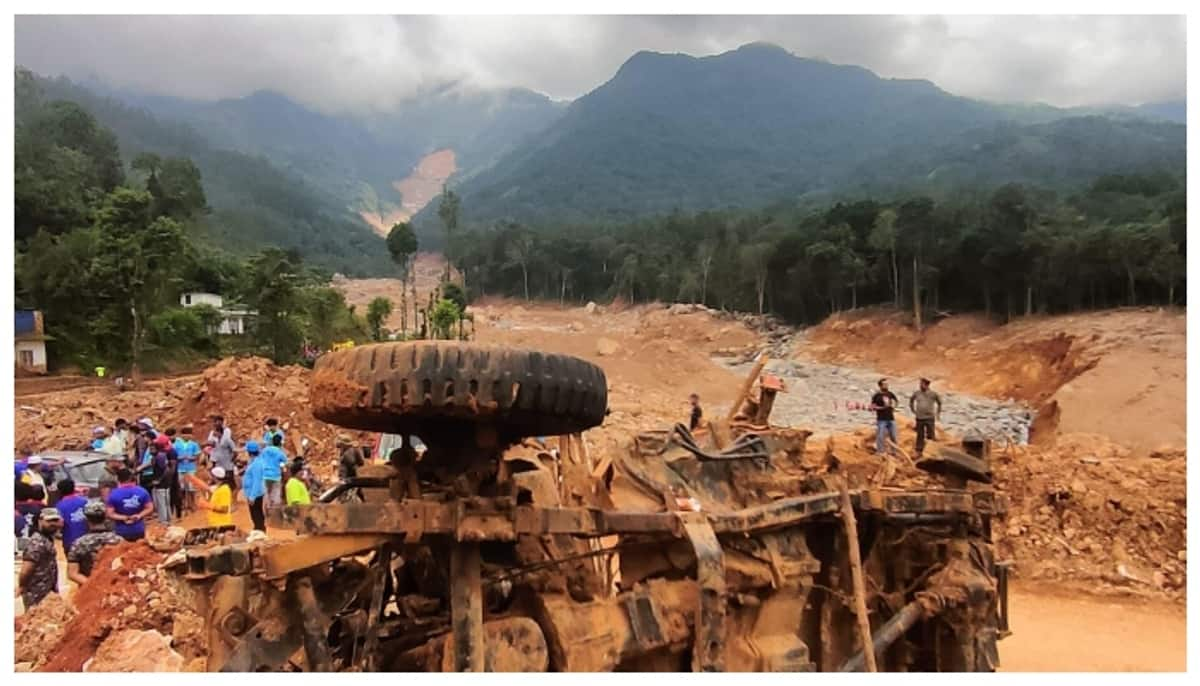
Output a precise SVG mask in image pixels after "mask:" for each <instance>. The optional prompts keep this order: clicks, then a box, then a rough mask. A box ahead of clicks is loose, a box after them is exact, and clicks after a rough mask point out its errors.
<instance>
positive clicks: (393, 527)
mask: <svg viewBox="0 0 1200 686" xmlns="http://www.w3.org/2000/svg"><path fill="white" fill-rule="evenodd" d="M746 388H747V389H748V388H749V384H747V386H746ZM765 388H766V390H767V391H768V393H769V394H773V393H774V392H776V391H777V390H778V389H777V388H775V387H774V385H773V384H770V383H768V384H766V385H765ZM743 395H745V393H743ZM310 397H311V398H312V399H313V413H314V415H315V416H316V417H317V418H318V419H321V420H324V421H327V422H331V423H334V424H337V425H339V426H342V427H346V428H348V429H358V430H363V431H373V432H382V433H392V434H400V435H415V436H418V437H419V439H420V441H421V443H423V444H424V445H425V446H427V449H426V450H425V452H424V453H423V454H420V455H418V454H417V452H416V451H415V450H414V449H412V448H411V446H409V445H402V446H401V447H400V448H398V449H396V450H394V451H393V452H392V454H391V457H390V461H389V462H388V463H387V464H379V465H372V466H370V467H368V468H364V469H363V470H361V471H360V475H359V477H358V478H356V479H354V480H352V481H350V482H347V483H344V484H342V485H340V486H339V488H338V489H334V491H333V492H331V493H329V494H326V496H324V497H323V498H322V500H325V501H328V502H322V503H318V504H313V505H311V506H302V507H290V508H287V509H286V511H285V518H286V519H287V520H288V521H289V522H291V523H292V524H294V526H295V527H296V530H297V532H298V533H299V534H300V537H299V538H296V539H294V540H290V541H269V542H256V543H238V544H233V545H211V546H208V547H192V548H189V549H187V554H186V555H185V556H183V558H184V559H182V560H181V562H180V563H179V567H178V571H179V572H180V573H183V574H185V575H186V576H187V578H188V579H189V580H190V581H191V583H193V584H195V586H196V587H197V588H196V590H198V591H199V592H198V593H197V594H196V596H197V597H198V598H202V599H203V600H202V607H201V608H199V612H200V614H201V616H202V617H203V618H204V620H205V622H206V631H207V638H208V645H209V656H208V669H209V670H211V671H217V670H222V671H267V670H306V671H337V670H345V671H410V670H416V671H688V670H695V671H839V670H840V671H852V670H862V669H871V668H875V669H878V670H879V671H991V670H994V669H995V668H996V666H997V663H998V658H997V641H998V640H999V639H1000V638H1002V637H1003V636H1004V635H1005V634H1006V633H1007V620H1006V611H1007V607H1006V606H1007V603H1006V585H1007V584H1006V568H1005V566H1004V565H1003V564H999V563H997V561H996V560H995V559H994V552H993V546H992V528H993V525H994V522H996V521H998V519H999V518H1001V517H1003V514H1004V511H1005V501H1004V499H1003V497H1002V496H1001V495H1000V494H998V493H995V492H994V491H993V490H992V489H991V488H990V486H989V485H988V482H989V481H990V475H988V474H986V472H985V471H982V470H978V469H976V470H973V469H972V468H971V467H972V465H976V464H977V463H986V458H987V455H986V451H985V450H984V451H983V452H981V451H980V450H977V449H976V448H977V446H964V451H967V450H969V452H970V453H973V454H972V455H970V456H967V457H964V456H963V455H955V456H953V457H952V459H951V460H950V461H949V462H947V463H942V464H933V465H932V466H935V467H936V468H935V469H929V470H928V471H929V472H930V473H928V474H926V477H927V481H926V482H925V483H923V484H922V485H921V486H920V487H913V488H907V487H886V486H882V485H868V484H867V480H865V479H864V480H861V481H862V482H863V483H862V484H858V483H856V482H855V480H854V478H853V475H851V474H850V473H849V472H848V471H846V470H843V469H841V468H840V467H839V464H838V460H837V458H836V456H835V455H832V454H831V453H830V452H827V453H826V454H825V455H824V456H821V455H817V456H813V455H811V454H810V453H812V452H819V451H812V450H809V451H806V449H805V448H806V445H805V444H806V440H807V439H808V437H809V435H810V433H809V432H808V431H803V430H799V429H792V428H780V427H772V426H769V425H768V423H767V419H768V418H767V417H766V416H765V415H766V414H767V413H768V412H769V407H764V405H769V403H761V402H760V403H759V404H758V407H763V409H764V410H765V412H755V413H754V415H753V417H752V418H746V417H745V416H744V415H743V416H741V417H738V416H735V417H733V418H732V419H720V420H718V421H716V422H714V423H712V424H711V425H709V426H708V427H706V428H703V429H701V430H697V432H696V433H695V434H693V433H692V432H690V431H688V429H687V428H686V427H684V426H682V425H679V426H675V427H673V428H669V429H667V430H663V431H657V432H647V433H642V434H639V435H637V436H635V437H631V438H632V440H631V441H630V443H629V446H628V450H627V452H625V453H624V454H620V455H608V456H603V457H601V458H598V459H595V460H593V457H592V455H590V454H589V451H588V448H587V445H586V443H585V442H584V441H583V440H581V438H580V436H579V434H580V432H582V431H584V430H586V429H588V428H590V427H593V426H596V425H599V424H600V423H601V422H602V421H603V419H604V416H605V411H606V405H607V387H606V380H605V376H604V373H603V371H602V370H601V369H600V368H599V367H597V366H595V365H593V364H591V363H589V362H586V361H583V360H580V359H576V358H572V357H569V356H564V355H556V354H547V353H540V352H533V351H525V350H513V349H506V348H488V347H483V346H475V345H467V344H455V343H431V342H416V343H385V344H379V345H371V346H366V347H361V348H355V349H353V350H348V351H343V352H337V353H331V354H327V355H325V356H323V357H321V358H320V359H319V360H318V361H317V364H316V367H315V373H314V376H313V381H312V388H311V393H310ZM761 399H762V396H761V395H760V400H761ZM735 406H738V405H735ZM547 436H551V437H553V438H549V439H545V438H542V437H547ZM976 453H977V454H976ZM972 457H974V458H978V459H975V460H973V459H970V458H972ZM925 462H932V463H936V462H937V461H936V460H932V461H930V460H928V459H927V460H926V461H925ZM339 489H340V490H348V489H356V490H358V491H359V492H360V493H361V495H362V497H361V499H355V500H352V501H350V502H343V501H344V500H346V499H344V498H343V499H339V498H338V495H339V493H338V492H337V491H338V490H339ZM848 526H849V528H848ZM848 541H849V542H855V543H856V546H855V548H854V550H853V551H852V550H851V549H850V545H851V544H850V543H848ZM855 551H856V552H857V553H858V555H854V554H851V553H852V552H855ZM867 632H869V636H865V635H864V634H865V633H867ZM864 645H870V646H872V650H871V651H870V653H864V651H863V649H862V648H863V646H864Z"/></svg>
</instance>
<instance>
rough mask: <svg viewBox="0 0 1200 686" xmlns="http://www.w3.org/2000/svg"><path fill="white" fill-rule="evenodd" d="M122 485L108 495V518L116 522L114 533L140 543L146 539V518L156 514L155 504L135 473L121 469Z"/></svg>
mask: <svg viewBox="0 0 1200 686" xmlns="http://www.w3.org/2000/svg"><path fill="white" fill-rule="evenodd" d="M117 480H118V481H119V482H120V485H119V486H117V487H116V488H114V489H113V491H112V493H109V494H108V500H107V501H105V504H106V505H108V518H109V519H111V520H113V522H115V525H114V526H113V531H115V532H117V535H118V536H120V537H121V538H123V539H125V540H126V541H138V540H141V539H143V538H145V537H146V518H147V517H149V516H150V515H151V514H153V513H154V502H153V500H151V496H150V492H149V491H147V490H146V489H144V488H142V487H141V486H139V485H137V482H135V481H134V479H133V472H131V471H129V470H128V469H121V471H119V472H117Z"/></svg>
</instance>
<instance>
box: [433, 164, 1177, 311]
mask: <svg viewBox="0 0 1200 686" xmlns="http://www.w3.org/2000/svg"><path fill="white" fill-rule="evenodd" d="M463 202H464V203H465V202H467V201H466V200H465V199H464V200H463ZM531 226H532V227H533V228H531ZM531 226H525V225H521V224H517V223H512V222H509V223H504V224H501V225H498V226H496V227H493V228H488V229H475V230H469V231H458V232H455V233H452V236H453V238H452V239H451V246H452V248H451V257H452V259H453V261H454V262H455V264H456V265H457V266H458V267H459V268H460V269H461V270H462V271H463V272H464V273H465V276H466V282H467V285H468V287H469V289H470V291H471V294H472V295H473V296H480V295H507V296H517V297H524V298H543V299H551V300H560V301H563V302H572V303H583V302H587V301H588V300H596V301H606V300H608V299H610V298H619V299H622V300H625V301H632V302H646V301H653V300H659V301H663V302H697V303H703V304H705V305H708V306H710V307H717V308H722V309H729V310H741V311H755V312H770V313H773V314H776V315H778V316H781V317H784V318H786V319H789V320H792V321H796V322H816V321H819V320H821V319H822V318H824V317H825V316H826V315H828V314H830V313H833V312H838V311H840V310H845V309H849V308H853V307H859V306H864V305H869V304H879V303H890V304H894V305H896V306H897V307H902V308H907V309H910V310H911V311H913V312H914V315H919V316H921V317H923V318H924V319H925V321H929V319H930V318H931V317H936V316H939V313H941V312H944V311H973V310H980V311H985V312H987V313H989V314H993V315H997V316H1000V317H1007V318H1011V317H1013V316H1016V315H1020V314H1031V313H1035V312H1036V313H1055V312H1067V311H1073V310H1079V309H1085V308H1102V307H1113V306H1118V305H1126V304H1129V305H1134V304H1146V303H1159V304H1180V303H1181V301H1182V299H1183V297H1184V292H1185V284H1186V255H1187V196H1186V186H1185V179H1184V178H1183V177H1182V176H1177V175H1172V174H1168V173H1154V174H1127V175H1106V176H1101V177H1099V178H1097V179H1095V180H1093V181H1092V182H1090V183H1088V184H1086V185H1084V186H1082V187H1078V188H1076V189H1075V190H1074V191H1072V192H1068V193H1056V192H1054V191H1052V190H1049V189H1045V188H1039V187H1035V186H1027V185H1016V184H1006V185H1002V186H998V187H997V186H993V187H980V188H977V189H976V190H974V191H973V192H970V193H962V194H958V195H955V196H953V197H950V198H947V199H945V200H935V199H933V198H931V197H928V196H922V195H913V196H903V197H898V198H897V197H889V198H888V199H882V198H880V199H877V200H873V199H864V200H859V201H856V202H850V203H835V204H831V205H827V206H825V207H823V208H820V209H816V210H812V209H808V208H804V207H796V206H786V205H779V206H775V207H771V208H766V209H761V210H757V211H749V210H722V211H706V212H700V213H685V212H673V213H671V214H667V215H659V216H657V217H654V218H648V219H644V220H638V221H633V222H628V223H615V224H614V223H603V224H600V223H580V224H557V223H550V224H544V225H536V224H535V225H531Z"/></svg>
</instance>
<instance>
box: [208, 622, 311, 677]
mask: <svg viewBox="0 0 1200 686" xmlns="http://www.w3.org/2000/svg"><path fill="white" fill-rule="evenodd" d="M264 623H265V622H259V623H258V624H255V625H254V626H252V627H250V629H249V630H248V631H247V632H246V635H245V637H244V638H243V639H242V640H241V642H239V643H238V645H237V646H236V647H235V648H234V650H233V651H231V652H230V653H229V655H228V656H227V657H226V658H225V659H224V660H223V661H222V664H221V667H220V670H221V671H222V672H260V671H264V670H268V671H270V670H275V669H278V668H279V667H281V666H282V665H284V664H286V663H287V661H288V659H289V658H291V657H292V655H294V654H295V653H296V650H298V649H299V648H300V646H301V645H302V643H303V641H304V638H303V631H302V630H301V627H300V625H299V624H297V623H295V622H282V623H281V627H282V628H283V632H282V633H281V634H279V635H277V636H270V637H268V636H266V635H264V632H263V631H261V628H262V626H263V624H264Z"/></svg>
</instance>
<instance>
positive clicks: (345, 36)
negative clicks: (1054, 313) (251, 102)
mask: <svg viewBox="0 0 1200 686" xmlns="http://www.w3.org/2000/svg"><path fill="white" fill-rule="evenodd" d="M15 36H16V57H17V62H18V63H19V64H22V65H25V66H27V67H29V68H31V69H33V70H34V71H37V72H39V73H43V74H66V75H68V76H70V77H73V78H88V77H95V78H98V79H101V80H103V81H105V82H108V83H110V84H112V85H115V86H119V87H124V88H128V89H133V90H137V91H142V92H147V93H154V94H162V95H173V96H180V97H192V98H201V99H214V98H221V97H237V96H242V95H246V94H248V93H250V92H253V91H255V90H258V89H271V90H276V91H279V92H281V93H283V94H285V95H287V96H289V97H291V98H293V99H295V100H297V101H299V102H302V103H304V104H307V105H310V106H314V107H316V108H319V109H321V110H323V111H326V112H344V111H364V110H368V109H391V108H393V107H395V106H396V105H397V104H398V103H399V102H401V101H402V100H403V99H404V98H405V97H408V96H410V95H412V94H414V93H416V92H418V91H419V90H420V89H421V88H424V87H429V86H433V85H436V84H438V83H442V82H445V81H450V80H460V81H465V82H469V83H474V84H478V85H482V86H524V87H528V88H532V89H534V90H537V91H541V92H543V93H546V94H548V95H551V96H553V97H557V98H574V97H577V96H579V95H582V94H583V93H586V92H588V91H590V90H591V89H593V88H595V87H596V86H599V85H600V84H602V83H603V82H604V81H606V80H607V79H608V78H610V77H611V76H612V74H613V73H615V72H616V70H617V68H619V67H620V65H621V64H622V63H623V62H624V61H625V60H626V59H627V58H628V57H629V56H630V55H632V54H633V53H634V52H637V51H638V50H656V51H662V52H685V53H689V54H696V55H704V54H713V53H717V52H722V51H724V50H729V49H733V48H736V47H737V46H739V45H741V44H744V43H747V42H750V41H755V40H765V41H769V42H774V43H778V44H780V45H782V46H783V47H785V48H787V49H788V50H791V51H792V52H794V53H796V54H798V55H801V56H820V57H823V58H825V59H828V60H830V61H833V62H838V63H845V64H859V65H862V66H865V67H867V68H869V69H871V70H873V71H875V72H877V73H879V74H880V75H881V76H888V77H898V78H924V79H929V80H931V81H933V82H934V83H936V84H938V85H939V86H941V87H942V88H945V89H946V90H948V91H950V92H952V93H956V94H959V95H966V96H971V97H981V98H989V99H996V100H1013V101H1018V100H1019V101H1042V102H1047V103H1050V104H1054V105H1063V106H1067V105H1082V104H1109V103H1129V104H1135V103H1140V102H1147V101H1155V100H1164V99H1172V98H1182V97H1184V93H1185V91H1186V63H1185V62H1186V24H1185V20H1184V18H1182V17H1162V16H1155V17H1129V16H1123V17H1103V16H1087V17H1061V16H1045V17H1042V16H1037V17H1019V16H1002V17H961V16H952V17H892V16H846V17H843V16H789V17H764V16H715V17H714V16H706V17H687V16H669V17H654V16H632V17H631V16H623V17H622V16H595V17H594V16H553V17H536V16H521V17H484V16H471V17H437V16H428V17H370V16H347V17H338V16H306V17H299V16H297V17H278V16H276V17H254V16H229V17H212V16H136V17H129V16H125V17H122V16H86V17H85V16H24V17H17V19H16V34H15Z"/></svg>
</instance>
